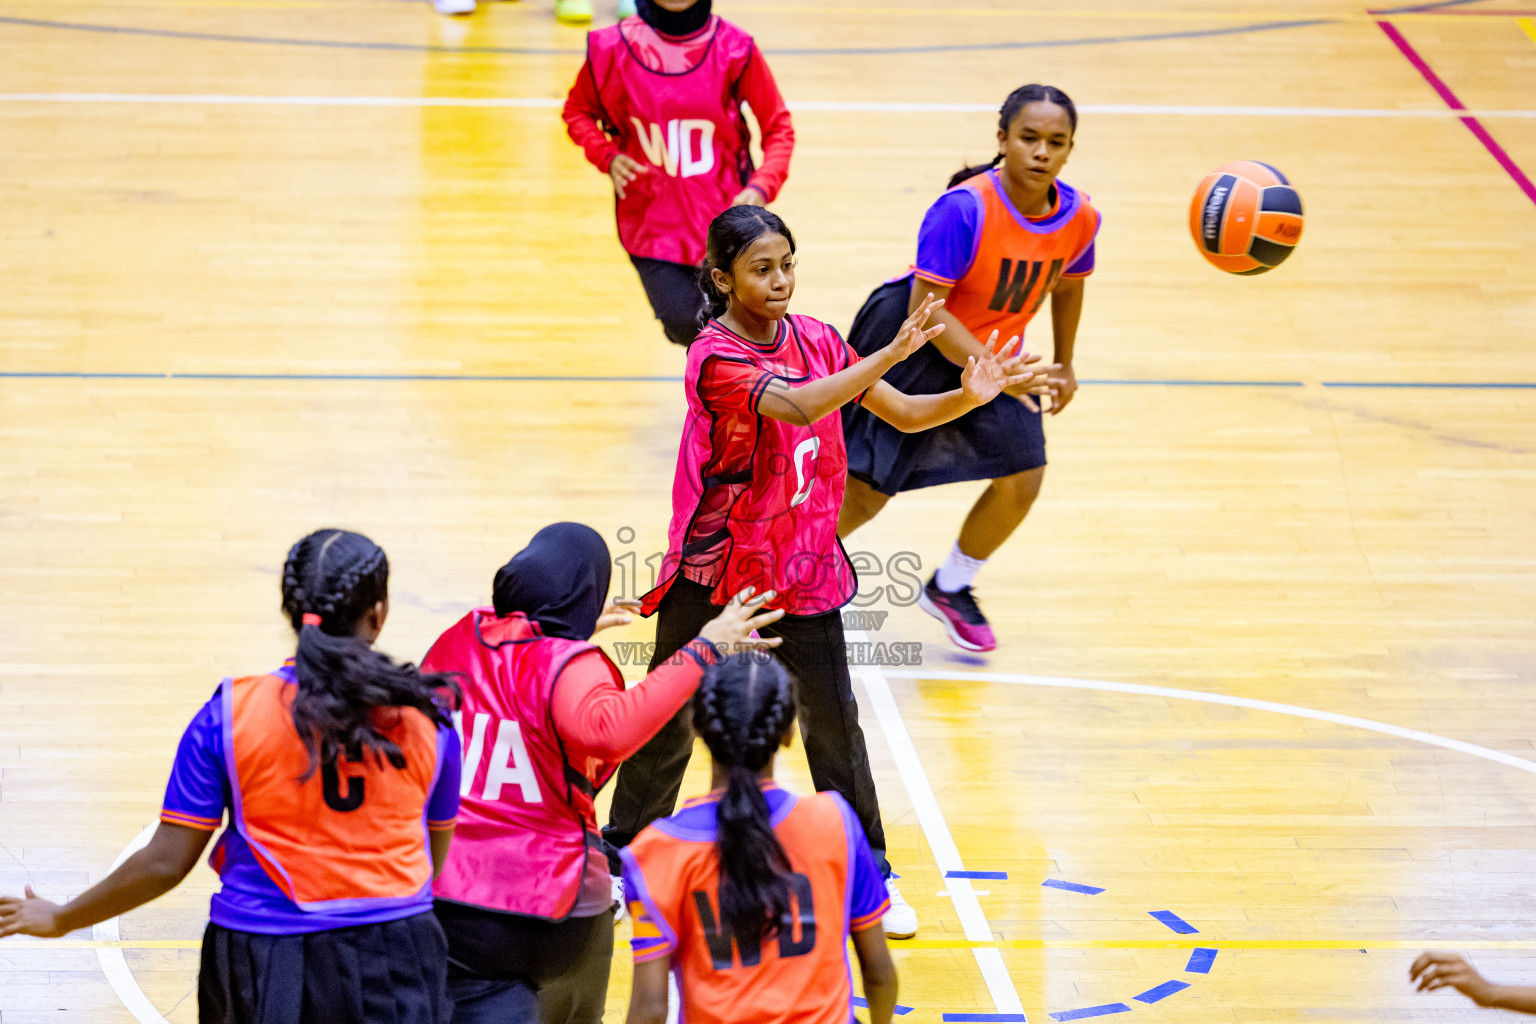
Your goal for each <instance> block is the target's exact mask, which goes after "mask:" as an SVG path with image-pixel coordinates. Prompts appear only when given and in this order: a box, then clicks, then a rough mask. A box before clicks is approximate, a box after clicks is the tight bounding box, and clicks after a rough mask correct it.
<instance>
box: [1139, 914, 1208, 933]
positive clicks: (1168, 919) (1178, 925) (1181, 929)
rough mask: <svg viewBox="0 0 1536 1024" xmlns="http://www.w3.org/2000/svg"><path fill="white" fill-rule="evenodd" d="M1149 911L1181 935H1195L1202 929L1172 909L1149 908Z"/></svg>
mask: <svg viewBox="0 0 1536 1024" xmlns="http://www.w3.org/2000/svg"><path fill="white" fill-rule="evenodd" d="M1147 913H1149V914H1151V915H1152V916H1153V917H1155V918H1157V919H1158V920H1159V921H1161V922H1163V924H1165V925H1167V926H1168V927H1169V928H1172V929H1173V930H1174V931H1176V932H1178V933H1179V934H1180V935H1195V934H1197V933H1199V931H1200V929H1198V928H1196V927H1195V926H1194V925H1192V924H1190V923H1189V922H1188V921H1186V920H1184V919H1183V918H1182V917H1180V916H1179V915H1178V914H1175V913H1174V912H1173V911H1171V910H1149V911H1147Z"/></svg>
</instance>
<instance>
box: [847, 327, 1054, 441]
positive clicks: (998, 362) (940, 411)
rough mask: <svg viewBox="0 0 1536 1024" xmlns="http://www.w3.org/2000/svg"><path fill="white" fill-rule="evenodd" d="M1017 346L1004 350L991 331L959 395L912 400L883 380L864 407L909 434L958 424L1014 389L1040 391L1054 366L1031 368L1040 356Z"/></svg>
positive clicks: (1010, 344)
mask: <svg viewBox="0 0 1536 1024" xmlns="http://www.w3.org/2000/svg"><path fill="white" fill-rule="evenodd" d="M1018 345H1019V339H1018V338H1014V339H1013V340H1012V341H1010V342H1008V343H1007V344H1006V345H1004V344H1003V343H1001V342H999V341H998V337H997V332H996V331H993V332H992V336H991V337H990V338H988V339H987V343H986V344H985V345H983V346H982V356H981V358H980V359H977V358H976V357H975V356H969V357H967V360H966V363H965V369H963V370H961V371H960V387H958V388H956V389H955V390H953V391H945V392H943V393H941V394H937V395H908V394H904V393H903V392H900V391H897V390H896V389H895V388H893V387H891V386H890V385H889V384H887V383H886V382H885V381H883V380H882V381H880V382H879V383H878V384H876V385H875V386H874V387H872V388H870V390H869V394H867V395H865V396H864V401H863V405H864V408H866V409H868V410H869V411H870V412H872V413H874V414H875V415H876V416H879V417H880V418H881V419H883V420H885V422H887V423H889V424H890V425H891V426H893V427H895V428H896V429H897V430H900V431H903V432H905V433H909V434H910V433H915V432H916V431H919V430H927V429H929V428H930V427H936V426H938V425H939V424H941V423H948V422H949V421H950V420H953V419H958V418H959V417H961V416H964V415H965V414H966V413H968V412H970V411H971V410H972V409H975V408H977V407H978V406H982V405H986V404H987V403H988V402H990V401H992V400H993V399H994V398H996V397H997V396H998V395H999V394H1001V393H1002V392H1003V391H1005V390H1008V389H1010V388H1029V387H1037V386H1040V385H1041V384H1042V383H1043V382H1044V381H1045V380H1046V379H1047V378H1046V375H1047V373H1048V372H1049V371H1050V370H1052V369H1056V367H1040V368H1032V367H1031V366H1030V364H1031V363H1038V362H1039V361H1040V357H1039V356H1031V355H1028V354H1020V353H1019V352H1018Z"/></svg>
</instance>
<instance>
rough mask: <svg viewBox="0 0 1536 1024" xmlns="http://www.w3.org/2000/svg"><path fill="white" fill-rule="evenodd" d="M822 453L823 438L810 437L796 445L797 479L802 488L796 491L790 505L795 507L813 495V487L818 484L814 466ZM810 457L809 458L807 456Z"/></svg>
mask: <svg viewBox="0 0 1536 1024" xmlns="http://www.w3.org/2000/svg"><path fill="white" fill-rule="evenodd" d="M820 454H821V438H819V437H808V438H806V439H805V440H804V441H801V442H800V443H799V444H798V445H796V446H795V480H796V482H798V483H799V485H800V489H799V490H797V491H796V492H795V496H794V498H793V499H792V500H791V501H790V503H789V507H790V508H794V507H795V506H796V505H798V504H800V503H801V502H803V501H804V500H805V499H806V498H809V497H810V496H811V488H812V487H814V486H816V474H815V472H814V466H815V464H816V457H817V456H818V455H820ZM807 455H809V456H810V458H809V459H807V458H806V456H807Z"/></svg>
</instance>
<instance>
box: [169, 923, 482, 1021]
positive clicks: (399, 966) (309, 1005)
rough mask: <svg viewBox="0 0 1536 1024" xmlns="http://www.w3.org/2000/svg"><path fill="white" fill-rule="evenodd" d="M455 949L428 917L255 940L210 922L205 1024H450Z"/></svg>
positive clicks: (202, 981)
mask: <svg viewBox="0 0 1536 1024" xmlns="http://www.w3.org/2000/svg"><path fill="white" fill-rule="evenodd" d="M447 971H448V943H447V941H446V940H445V939H444V938H443V930H442V928H441V927H439V925H438V923H437V918H436V917H434V916H433V915H432V914H431V913H430V912H428V913H425V914H417V915H415V916H413V917H407V918H403V919H401V920H398V921H388V922H385V923H384V924H372V925H359V926H358V927H355V928H335V929H331V930H329V931H321V932H310V933H309V934H307V935H258V934H255V933H253V932H237V931H232V930H230V929H228V928H223V927H220V926H219V925H216V924H212V923H210V924H209V925H208V930H207V931H206V932H204V933H203V961H202V971H201V973H200V975H199V978H198V985H197V1002H198V1020H199V1021H201V1022H202V1024H318V1022H321V1021H323V1022H325V1024H448V1021H449V1020H450V1018H451V1017H452V1016H453V1003H452V1002H451V1001H450V1000H449V998H448V981H447V978H448V974H447Z"/></svg>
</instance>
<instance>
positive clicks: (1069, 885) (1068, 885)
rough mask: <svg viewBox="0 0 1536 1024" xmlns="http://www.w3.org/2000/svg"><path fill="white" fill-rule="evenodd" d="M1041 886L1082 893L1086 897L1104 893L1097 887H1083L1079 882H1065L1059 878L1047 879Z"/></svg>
mask: <svg viewBox="0 0 1536 1024" xmlns="http://www.w3.org/2000/svg"><path fill="white" fill-rule="evenodd" d="M1040 884H1041V885H1043V886H1046V887H1048V888H1051V889H1065V890H1067V892H1080V893H1083V894H1084V895H1086V896H1097V895H1098V894H1099V893H1101V892H1103V891H1104V890H1103V889H1100V888H1099V887H1098V886H1096V885H1081V884H1079V883H1077V882H1063V881H1062V880H1061V879H1059V878H1047V879H1046V880H1045V881H1043V882H1041V883H1040Z"/></svg>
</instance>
